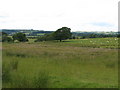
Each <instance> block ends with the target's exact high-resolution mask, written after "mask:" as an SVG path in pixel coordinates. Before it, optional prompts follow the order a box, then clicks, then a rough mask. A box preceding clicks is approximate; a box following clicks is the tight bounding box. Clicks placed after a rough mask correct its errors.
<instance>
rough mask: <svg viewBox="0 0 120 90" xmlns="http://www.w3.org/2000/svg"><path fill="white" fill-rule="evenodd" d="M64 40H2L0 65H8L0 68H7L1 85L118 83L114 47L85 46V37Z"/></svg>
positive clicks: (92, 85)
mask: <svg viewBox="0 0 120 90" xmlns="http://www.w3.org/2000/svg"><path fill="white" fill-rule="evenodd" d="M109 39H112V40H115V39H113V38H109ZM90 40H93V39H89V41H90ZM94 40H95V39H94ZM107 40H108V39H105V40H104V39H102V40H101V41H103V42H105V41H107ZM68 41H69V42H57V41H53V42H52V41H51V42H49V41H48V42H39V43H34V42H28V43H3V65H4V64H5V65H6V67H8V68H6V69H4V68H3V69H4V70H5V71H6V72H7V71H8V72H10V73H6V74H8V75H7V76H6V77H8V78H9V79H8V80H6V82H4V83H3V87H4V88H8V87H9V88H114V87H118V63H117V62H118V49H111V48H105V47H103V46H101V48H95V47H94V48H93V46H92V44H89V45H90V47H87V46H88V44H87V43H89V41H88V40H86V39H82V40H81V39H80V40H71V41H70V40H68ZM96 41H97V40H96ZM81 42H82V43H84V46H85V47H81ZM98 43H99V42H98ZM96 45H97V44H96ZM111 45H112V43H111ZM96 47H97V46H96ZM115 48H116V47H115ZM3 67H4V66H3ZM10 67H12V68H10ZM7 69H10V70H7Z"/></svg>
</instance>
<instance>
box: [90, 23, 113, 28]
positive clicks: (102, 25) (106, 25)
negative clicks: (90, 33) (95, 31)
mask: <svg viewBox="0 0 120 90" xmlns="http://www.w3.org/2000/svg"><path fill="white" fill-rule="evenodd" d="M91 24H92V25H94V26H101V27H113V26H114V25H113V24H110V23H107V22H94V23H91Z"/></svg>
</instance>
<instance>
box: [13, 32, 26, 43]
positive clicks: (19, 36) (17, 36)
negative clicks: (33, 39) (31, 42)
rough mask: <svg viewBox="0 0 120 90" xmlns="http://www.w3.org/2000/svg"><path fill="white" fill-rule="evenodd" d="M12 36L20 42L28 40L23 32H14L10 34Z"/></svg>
mask: <svg viewBox="0 0 120 90" xmlns="http://www.w3.org/2000/svg"><path fill="white" fill-rule="evenodd" d="M12 38H13V41H15V40H18V41H20V42H26V41H28V39H27V37H26V35H25V34H23V33H16V34H14V35H13V36H12Z"/></svg>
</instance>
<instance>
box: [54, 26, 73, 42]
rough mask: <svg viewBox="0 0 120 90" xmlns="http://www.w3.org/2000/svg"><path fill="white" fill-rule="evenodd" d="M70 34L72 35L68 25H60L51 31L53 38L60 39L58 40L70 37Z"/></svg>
mask: <svg viewBox="0 0 120 90" xmlns="http://www.w3.org/2000/svg"><path fill="white" fill-rule="evenodd" d="M71 35H72V33H71V29H70V28H68V27H62V28H60V29H58V30H57V31H55V32H54V33H53V36H54V39H55V40H60V42H61V41H62V40H65V39H68V38H70V37H71Z"/></svg>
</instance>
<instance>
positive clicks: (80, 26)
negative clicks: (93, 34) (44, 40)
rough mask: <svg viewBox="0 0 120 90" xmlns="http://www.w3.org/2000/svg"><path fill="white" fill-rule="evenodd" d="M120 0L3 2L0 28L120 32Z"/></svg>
mask: <svg viewBox="0 0 120 90" xmlns="http://www.w3.org/2000/svg"><path fill="white" fill-rule="evenodd" d="M118 1H119V0H0V29H37V30H51V31H55V30H57V29H58V28H61V27H64V26H65V27H69V28H71V30H72V31H118Z"/></svg>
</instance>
